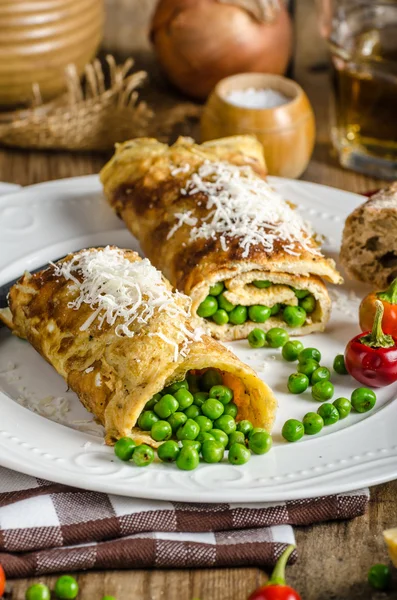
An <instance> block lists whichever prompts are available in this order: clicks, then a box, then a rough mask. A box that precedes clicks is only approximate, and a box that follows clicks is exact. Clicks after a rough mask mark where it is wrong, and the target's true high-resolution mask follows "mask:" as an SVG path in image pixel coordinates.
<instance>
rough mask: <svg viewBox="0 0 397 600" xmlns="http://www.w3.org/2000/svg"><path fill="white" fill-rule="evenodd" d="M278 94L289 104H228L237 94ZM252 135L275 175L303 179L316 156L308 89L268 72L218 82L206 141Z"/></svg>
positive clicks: (205, 124) (204, 126)
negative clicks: (266, 91)
mask: <svg viewBox="0 0 397 600" xmlns="http://www.w3.org/2000/svg"><path fill="white" fill-rule="evenodd" d="M247 88H255V89H268V88H269V89H272V90H276V91H278V92H280V93H282V94H283V95H284V96H286V97H287V98H288V102H286V103H285V104H282V105H281V106H278V107H276V108H244V107H241V106H236V105H234V104H231V103H230V102H228V100H227V97H228V94H229V93H230V92H231V91H232V90H244V89H247ZM238 134H252V135H255V136H256V137H257V138H258V140H259V141H260V142H261V143H262V144H263V148H264V153H265V159H266V164H267V168H268V172H269V174H270V175H278V176H280V177H291V178H295V177H299V176H300V175H301V174H302V173H303V171H304V170H305V169H306V167H307V165H308V162H309V160H310V157H311V155H312V152H313V147H314V141H315V121H314V113H313V109H312V107H311V105H310V102H309V100H308V98H307V96H306V94H305V92H304V91H303V89H302V88H301V87H300V86H299V85H298V84H297V83H296V82H295V81H292V80H291V79H287V78H286V77H281V76H278V75H264V74H262V73H243V74H241V75H234V76H233V77H227V78H226V79H223V80H222V81H220V82H219V83H218V85H217V86H216V87H215V89H214V91H213V92H212V94H211V96H210V97H209V99H208V102H207V104H206V105H205V107H204V111H203V115H202V119H201V139H202V141H206V140H211V139H216V138H220V137H225V136H229V135H238Z"/></svg>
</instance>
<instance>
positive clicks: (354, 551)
mask: <svg viewBox="0 0 397 600" xmlns="http://www.w3.org/2000/svg"><path fill="white" fill-rule="evenodd" d="M145 1H146V0H145ZM134 3H135V5H136V7H138V8H139V11H140V12H139V16H138V17H137V20H136V22H135V27H137V28H138V29H139V31H140V33H139V32H138V33H137V34H136V35H135V36H134V35H133V28H134V23H132V22H131V31H132V34H130V30H129V29H128V27H127V26H126V25H125V23H126V22H128V21H127V19H126V18H124V17H123V14H122V12H120V11H123V10H125V11H127V12H128V14H129V15H131V21H134V19H133V18H132V15H133V11H132V8H131V7H132V5H134ZM144 4H145V3H144V2H142V0H107V5H108V9H109V16H108V24H107V35H106V43H107V46H108V49H109V47H110V48H111V49H112V50H113V51H114V50H115V46H116V50H120V51H121V53H123V52H125V51H126V49H127V48H128V47H131V44H132V46H134V44H135V45H136V46H135V47H137V48H140V47H141V46H142V45H143V44H144V35H143V29H144V28H145V27H146V20H147V18H148V14H149V12H150V7H149V5H150V6H153V4H154V0H150V2H149V0H148V5H146V7H145V8H143V5H144ZM137 14H138V13H137ZM120 23H123V28H122V30H121V29H120ZM296 32H297V41H296V54H295V59H296V60H295V76H296V78H297V79H298V81H299V82H300V83H301V84H302V85H303V86H304V88H305V89H306V91H307V93H308V95H309V97H310V98H311V101H312V103H313V105H314V108H315V112H316V116H317V125H318V131H317V145H316V149H315V152H314V156H313V159H312V161H311V163H310V165H309V167H308V169H307V171H306V173H305V174H304V177H303V178H304V179H306V180H309V181H315V182H318V183H323V184H326V185H331V186H334V187H339V188H342V189H346V190H352V191H356V192H363V191H366V190H371V189H375V188H377V187H379V185H380V183H381V182H379V181H376V180H373V179H369V178H366V177H364V176H362V175H358V174H354V173H351V172H348V171H345V170H343V169H341V168H340V167H339V166H338V164H337V161H336V159H335V157H333V156H332V153H331V151H330V144H329V135H328V103H329V85H328V74H327V71H326V66H327V55H326V50H325V48H324V46H323V44H322V42H321V40H320V38H319V37H318V35H317V33H316V23H315V13H314V7H313V3H312V0H298V2H297V15H296ZM139 44H141V46H139ZM138 59H139V60H138V62H139V63H140V64H142V65H144V66H149V69H150V74H151V76H152V77H151V80H152V84H151V85H152V88H149V90H148V91H147V95H148V97H149V98H151V99H152V100H153V103H154V104H156V103H157V102H158V98H159V93H158V92H155V91H154V88H155V86H156V87H157V90H158V89H160V90H161V95H162V97H163V102H165V103H166V105H167V106H171V104H172V103H175V102H176V103H177V105H178V104H181V103H182V102H184V101H185V100H184V99H182V98H180V97H179V96H178V95H177V94H176V93H175V92H173V91H170V90H169V89H168V88H167V85H166V84H165V83H164V81H163V80H162V79H161V76H160V75H159V74H158V70H157V69H156V67H155V65H154V64H153V58H152V57H150V56H149V55H148V54H147V51H146V53H145V52H142V51H141V52H139V53H138ZM179 129H180V130H182V131H183V132H184V133H188V132H192V134H196V133H197V124H195V123H194V122H192V121H187V122H186V123H185V124H184V126H183V127H181V128H179ZM174 133H175V134H176V133H177V131H175V132H174ZM173 137H174V136H173ZM105 160H106V157H104V156H95V155H80V156H76V155H70V154H67V153H57V152H54V153H38V152H36V153H25V152H19V151H10V150H7V151H1V150H0V181H1V180H3V181H10V182H16V183H20V184H22V185H27V184H32V183H37V182H40V181H45V180H48V179H58V178H61V177H70V176H73V175H83V174H88V173H96V172H97V171H98V170H99V168H100V167H101V166H102V164H103V163H104V161H105ZM391 526H397V482H393V483H389V484H385V485H382V486H378V487H375V488H373V489H372V490H371V503H370V508H369V511H368V514H367V515H366V516H364V517H361V518H358V519H356V520H354V521H351V522H341V523H326V524H323V525H316V526H313V527H305V528H297V529H296V538H297V543H298V550H299V560H298V562H297V564H296V565H295V566H293V567H291V568H289V570H288V576H289V581H290V583H291V584H292V585H294V586H296V588H297V589H298V590H299V591H300V592H301V595H302V598H303V599H304V600H359V599H360V600H382V599H384V598H389V599H395V600H397V591H395V592H392V593H389V594H388V595H385V594H381V593H375V592H371V590H370V589H369V588H368V586H367V584H366V572H367V570H368V568H369V567H370V566H371V565H372V564H373V563H375V562H377V561H387V555H386V550H385V547H384V544H383V541H382V530H383V529H385V528H388V527H391ZM78 579H79V583H80V589H81V593H80V595H79V598H81V599H82V600H100V599H101V598H102V596H103V594H105V593H107V594H113V595H114V596H115V597H116V598H118V600H176V599H178V600H193V599H194V598H200V600H244V599H245V598H246V597H247V595H248V593H249V592H250V591H251V590H253V589H254V588H255V587H256V586H258V585H260V584H262V583H264V582H265V581H266V574H265V573H263V572H262V571H260V570H259V569H222V570H221V569H218V570H217V569H214V570H192V571H124V572H100V573H87V574H80V575H78ZM43 580H44V581H46V582H48V583H49V584H53V582H54V577H45V578H43ZM28 584H29V581H28V580H20V581H15V582H12V592H11V596H10V597H11V598H12V599H13V600H23V598H24V597H25V596H24V594H25V590H26V588H27V586H28ZM395 587H396V589H397V585H396V586H395Z"/></svg>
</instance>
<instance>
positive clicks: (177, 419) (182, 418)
mask: <svg viewBox="0 0 397 600" xmlns="http://www.w3.org/2000/svg"><path fill="white" fill-rule="evenodd" d="M187 419H188V417H187V415H185V413H183V412H174V413H173V414H172V415H171V416H170V417H168V419H167V421H168V423H169V424H170V425H171V429H172V431H173V432H174V433H175V432H176V430H177V429H178V428H179V427H180V426H181V425H183V424H184V423H186V421H187Z"/></svg>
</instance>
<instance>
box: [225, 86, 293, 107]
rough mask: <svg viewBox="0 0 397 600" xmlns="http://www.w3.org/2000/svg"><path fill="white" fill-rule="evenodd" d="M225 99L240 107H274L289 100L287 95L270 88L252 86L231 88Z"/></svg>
mask: <svg viewBox="0 0 397 600" xmlns="http://www.w3.org/2000/svg"><path fill="white" fill-rule="evenodd" d="M226 100H227V101H228V102H230V104H234V105H235V106H241V107H242V108H276V107H277V106H282V105H283V104H287V102H289V101H290V99H289V98H288V96H285V95H284V94H282V93H281V92H278V91H277V90H272V89H270V88H268V89H256V88H254V87H249V88H245V89H242V90H231V92H230V93H229V94H228V95H227V96H226Z"/></svg>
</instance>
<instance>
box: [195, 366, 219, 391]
mask: <svg viewBox="0 0 397 600" xmlns="http://www.w3.org/2000/svg"><path fill="white" fill-rule="evenodd" d="M222 383H223V380H222V375H221V373H220V372H219V371H217V370H216V369H208V371H206V372H205V373H204V374H203V375H202V377H201V381H200V387H201V389H202V390H203V391H204V392H209V390H210V389H211V388H212V387H214V385H222Z"/></svg>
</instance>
